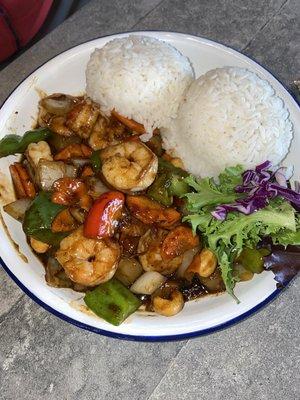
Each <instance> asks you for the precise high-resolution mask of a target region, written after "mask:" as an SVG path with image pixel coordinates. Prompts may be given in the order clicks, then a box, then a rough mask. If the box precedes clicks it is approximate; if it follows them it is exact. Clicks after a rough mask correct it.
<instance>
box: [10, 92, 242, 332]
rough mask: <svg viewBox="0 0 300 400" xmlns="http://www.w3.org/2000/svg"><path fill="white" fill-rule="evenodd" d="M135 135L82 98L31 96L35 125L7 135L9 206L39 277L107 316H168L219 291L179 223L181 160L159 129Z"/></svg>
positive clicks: (135, 128) (208, 259)
mask: <svg viewBox="0 0 300 400" xmlns="http://www.w3.org/2000/svg"><path fill="white" fill-rule="evenodd" d="M142 133H144V130H143V129H141V126H140V124H135V121H132V120H128V119H127V118H122V117H121V116H120V115H118V114H116V113H112V115H111V116H110V117H108V116H106V115H104V114H102V112H101V110H100V108H99V106H98V105H97V104H95V103H93V102H92V101H91V100H90V99H88V98H84V97H73V96H69V95H65V94H53V95H51V96H48V97H46V98H44V99H42V100H41V101H40V104H39V114H38V126H37V129H36V130H35V131H32V132H31V133H30V132H29V133H26V135H25V136H24V137H23V139H22V141H23V142H22V141H21V142H20V141H16V143H15V144H14V143H13V145H15V146H17V147H18V149H19V150H18V149H17V150H18V151H19V152H20V153H21V154H22V157H21V160H20V162H19V163H15V164H14V165H12V166H11V168H10V171H11V174H12V180H13V184H14V188H15V194H16V197H17V201H16V202H14V203H12V205H13V207H12V205H10V207H8V212H9V210H13V214H14V215H17V218H18V219H19V220H21V221H22V222H23V229H24V231H25V233H26V235H27V237H28V243H29V244H30V246H31V247H32V249H33V250H34V252H35V253H36V254H37V255H38V257H39V258H40V260H41V261H42V263H43V265H44V266H45V272H46V273H45V279H46V282H47V284H48V285H50V286H53V287H57V288H70V289H73V290H75V291H79V292H86V293H87V294H86V298H85V301H86V304H87V305H88V307H90V308H91V309H92V310H93V311H94V312H96V313H98V315H101V316H103V318H105V319H106V320H107V321H109V322H111V323H113V324H119V323H121V322H122V320H124V318H126V316H127V315H129V314H130V313H131V312H133V311H134V310H136V309H137V308H139V307H141V306H143V308H144V309H146V310H148V311H155V312H156V313H158V314H160V315H164V316H172V315H175V314H177V313H178V312H180V311H181V309H182V308H183V306H184V303H185V302H187V301H189V300H193V299H196V298H198V297H202V296H206V295H208V294H216V293H222V292H224V290H225V287H224V284H223V281H222V277H221V272H220V270H219V267H218V265H217V262H216V259H215V256H214V255H213V254H210V250H208V249H205V243H203V242H202V239H201V237H200V236H198V235H195V234H194V233H193V232H192V229H191V228H190V226H189V225H188V224H185V223H183V222H182V219H183V216H184V213H185V201H184V200H183V199H182V198H181V195H183V194H184V193H185V191H186V190H187V187H186V183H185V182H184V178H185V177H186V176H187V172H186V171H185V170H184V169H183V165H182V162H181V160H179V159H178V158H172V157H171V156H170V155H169V154H167V153H166V152H165V151H164V149H163V147H162V140H161V137H160V133H159V131H158V130H155V132H154V135H153V137H152V138H151V139H150V141H149V142H147V143H143V142H142V141H141V140H140V138H139V136H140V134H142ZM24 140H25V142H24ZM20 149H21V151H20ZM19 199H20V200H19ZM24 199H27V200H26V201H24ZM17 202H19V203H18V204H16V203H17ZM18 207H19V208H18ZM16 213H17V214H16ZM241 276H242V275H241ZM119 285H121V289H120V286H119ZM111 299H114V300H113V301H112V300H111Z"/></svg>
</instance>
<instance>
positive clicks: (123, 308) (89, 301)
mask: <svg viewBox="0 0 300 400" xmlns="http://www.w3.org/2000/svg"><path fill="white" fill-rule="evenodd" d="M83 300H84V302H85V304H86V305H87V306H88V308H90V309H91V310H92V311H93V312H94V313H95V314H96V315H98V316H99V317H101V318H103V319H105V321H107V322H109V323H110V324H112V325H120V324H121V323H122V322H123V321H124V320H125V319H126V318H127V317H128V316H129V315H130V314H132V313H134V312H135V311H136V310H137V309H138V308H139V307H140V305H141V301H140V300H139V299H138V298H137V297H136V296H135V295H134V294H133V293H132V292H131V291H130V290H129V289H127V287H125V286H124V285H123V284H122V283H121V282H120V281H118V280H117V279H115V278H113V279H111V280H110V281H108V282H105V283H102V284H100V285H99V286H97V287H96V288H95V289H94V290H91V291H89V292H87V293H86V295H85V296H84V299H83Z"/></svg>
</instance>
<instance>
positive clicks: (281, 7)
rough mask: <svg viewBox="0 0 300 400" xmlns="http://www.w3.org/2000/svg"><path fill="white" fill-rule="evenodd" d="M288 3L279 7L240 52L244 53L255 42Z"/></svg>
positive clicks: (287, 0) (286, 1) (286, 0)
mask: <svg viewBox="0 0 300 400" xmlns="http://www.w3.org/2000/svg"><path fill="white" fill-rule="evenodd" d="M288 2H289V0H285V2H284V3H283V4H282V5H281V6H280V7H279V9H278V10H277V11H275V13H274V14H273V15H271V17H270V18H269V19H268V20H267V21H266V22H265V23H264V24H263V25H262V26H261V27H260V28H259V30H258V31H257V32H256V33H255V34H254V35H253V37H252V38H251V39H250V40H249V42H248V43H247V44H246V45H245V46H244V47H243V48H242V49H241V51H245V50H246V49H247V48H248V47H249V46H250V45H251V44H252V42H253V41H254V40H255V38H256V37H257V36H258V35H259V34H260V33H261V32H262V31H263V30H264V29H265V28H266V27H267V26H268V25H269V23H270V22H271V21H273V19H274V18H275V17H276V15H278V14H279V13H280V11H281V10H282V9H283V8H284V7H285V5H286V4H287V3H288Z"/></svg>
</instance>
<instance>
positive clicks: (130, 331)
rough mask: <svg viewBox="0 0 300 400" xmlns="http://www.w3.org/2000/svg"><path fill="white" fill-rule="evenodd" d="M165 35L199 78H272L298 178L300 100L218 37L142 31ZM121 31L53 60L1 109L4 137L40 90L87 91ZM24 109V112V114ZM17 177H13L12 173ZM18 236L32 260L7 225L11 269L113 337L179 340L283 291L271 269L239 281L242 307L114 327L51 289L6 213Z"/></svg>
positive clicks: (73, 317) (57, 305) (0, 248)
mask: <svg viewBox="0 0 300 400" xmlns="http://www.w3.org/2000/svg"><path fill="white" fill-rule="evenodd" d="M134 34H144V35H147V36H153V37H156V38H158V39H162V40H164V41H166V42H168V43H170V44H172V45H173V46H175V47H176V48H178V49H179V50H180V51H181V52H182V53H183V54H184V55H186V56H188V57H189V58H190V60H191V62H192V64H193V66H194V69H195V72H196V76H197V77H198V76H199V75H201V74H203V73H205V72H206V71H208V70H210V69H212V68H216V67H222V66H226V65H231V66H238V67H244V68H248V69H249V70H251V71H254V72H256V73H257V74H258V75H259V76H260V77H262V78H264V79H266V80H268V81H269V82H270V83H271V85H272V86H273V88H274V89H275V90H276V92H277V94H278V95H279V96H280V97H281V98H282V99H283V100H284V102H285V104H286V106H287V108H288V109H289V111H290V118H291V120H292V122H293V124H294V132H295V137H294V140H293V144H292V148H291V152H290V154H289V155H288V157H287V159H286V160H285V164H293V165H294V166H295V178H296V179H299V176H300V161H299V155H298V156H297V151H296V149H299V148H300V144H299V141H300V131H299V127H300V113H299V109H298V106H297V104H296V103H295V101H294V100H293V99H292V97H291V96H290V95H289V93H288V92H287V91H286V90H285V89H284V88H283V86H282V85H281V84H280V83H279V82H278V81H277V80H276V79H275V78H274V77H273V76H272V75H271V74H270V73H269V72H267V71H266V70H265V69H264V68H262V67H261V66H260V65H258V64H257V63H255V62H254V61H252V60H251V59H249V58H247V57H246V56H244V55H242V54H240V53H238V52H236V51H234V50H232V49H230V48H227V47H225V46H222V45H220V44H217V43H215V42H212V41H209V40H206V39H202V38H198V37H195V36H189V35H185V34H179V33H170V32H135V33H134ZM127 35H128V34H127V33H126V34H118V35H114V36H108V37H104V38H100V39H96V40H93V41H90V42H87V43H84V44H82V45H79V46H77V47H74V48H72V49H70V50H68V51H66V52H64V53H62V54H60V55H58V56H57V57H55V58H53V59H52V60H50V61H49V62H47V63H46V64H44V65H43V66H42V67H40V68H39V69H38V70H36V71H35V72H34V73H33V74H31V75H30V76H29V77H28V78H27V79H25V80H24V81H23V83H22V84H21V85H20V86H18V87H17V89H16V90H15V91H14V92H13V93H12V94H11V95H10V97H9V98H8V99H7V101H6V102H5V103H4V105H3V107H2V109H1V110H0V138H2V137H3V136H4V135H6V134H8V133H16V134H19V135H22V134H23V133H24V132H25V130H28V129H29V128H31V127H32V125H33V124H34V122H35V118H36V113H37V104H38V101H39V91H41V90H42V91H43V92H46V93H49V94H50V93H53V92H65V93H69V94H74V95H77V94H80V93H83V92H84V89H85V67H86V64H87V61H88V59H89V56H90V54H91V52H92V51H93V49H94V48H95V47H102V46H103V45H104V44H105V43H106V42H108V41H109V40H111V39H112V38H115V37H122V36H127ZM16 111H17V112H18V113H17V114H16ZM298 151H299V150H298ZM12 160H13V157H9V158H8V159H1V160H0V171H1V172H2V173H3V172H4V173H6V174H8V165H9V163H11V161H12ZM7 176H9V175H7ZM3 217H4V219H5V223H6V224H7V226H8V229H9V231H10V233H11V236H12V237H13V239H14V240H15V241H16V243H18V244H19V246H20V250H21V252H22V253H24V254H25V255H26V257H27V258H28V261H29V262H28V263H25V262H24V261H23V260H22V259H21V258H20V257H19V256H18V255H17V254H16V251H15V249H14V247H13V246H12V244H11V242H10V241H9V240H8V238H7V235H6V233H5V231H4V229H3V228H2V225H1V226H0V255H1V257H2V260H3V264H5V265H4V266H5V269H6V270H7V271H8V272H9V273H10V275H11V276H12V277H13V279H14V280H15V281H17V283H18V284H19V285H20V286H21V287H22V288H23V290H25V291H26V292H27V293H28V294H29V295H30V296H31V297H32V298H34V299H35V300H36V301H38V302H39V303H40V304H41V305H43V306H44V307H45V308H47V309H48V310H49V311H51V312H52V313H54V314H56V315H57V316H60V317H62V318H63V319H65V320H67V321H69V322H71V323H75V324H77V325H79V326H81V327H83V328H86V329H91V330H93V331H96V332H99V333H103V334H107V335H110V336H117V337H127V338H132V339H137V340H143V339H144V340H145V339H146V340H147V339H148V340H162V339H176V338H183V337H189V336H195V335H200V334H203V333H208V332H212V331H214V330H216V329H218V328H220V327H224V326H228V325H230V324H231V323H233V322H236V321H238V320H240V319H242V318H243V317H245V316H247V315H249V314H251V313H252V312H254V311H255V310H257V309H258V308H259V307H260V306H261V305H262V304H265V303H267V302H268V301H269V300H270V299H272V298H273V297H274V296H275V295H276V294H277V293H278V291H276V284H275V281H274V280H273V274H272V273H267V272H264V273H262V274H260V275H257V276H256V277H255V279H253V280H251V281H250V282H245V283H241V284H239V285H237V287H236V294H237V296H238V297H239V299H240V300H241V303H240V304H238V305H237V304H236V303H235V302H234V301H233V300H232V299H231V297H230V296H229V295H227V294H225V295H221V296H217V297H209V298H205V299H201V300H197V301H193V302H190V303H188V304H186V306H185V308H184V310H183V312H181V313H180V314H178V315H177V316H175V317H172V318H165V317H161V316H146V315H139V314H135V315H133V316H131V317H130V318H129V319H128V320H127V321H126V322H125V323H124V324H122V325H121V326H119V327H114V326H112V325H109V324H108V323H106V322H105V321H103V320H101V319H100V318H96V317H94V316H91V315H87V314H86V313H84V312H81V311H79V310H78V309H76V308H75V307H74V306H73V305H72V304H73V302H72V301H73V300H75V299H78V298H80V297H81V295H80V294H78V293H75V292H72V291H71V290H69V289H55V288H51V287H48V286H47V285H46V282H45V279H44V269H43V266H42V265H41V263H40V262H39V261H38V260H37V258H36V257H35V256H34V255H33V254H32V252H31V251H30V248H29V246H28V245H27V243H26V240H25V235H24V233H23V231H22V228H21V224H19V223H17V222H15V221H14V220H13V219H12V218H10V217H9V216H8V215H5V213H3Z"/></svg>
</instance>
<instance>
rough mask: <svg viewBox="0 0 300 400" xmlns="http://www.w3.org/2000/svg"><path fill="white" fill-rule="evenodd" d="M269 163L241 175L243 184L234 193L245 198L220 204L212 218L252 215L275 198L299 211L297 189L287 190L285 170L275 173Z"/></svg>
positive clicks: (299, 197) (278, 170)
mask: <svg viewBox="0 0 300 400" xmlns="http://www.w3.org/2000/svg"><path fill="white" fill-rule="evenodd" d="M271 168H272V164H271V162H270V161H265V162H264V163H262V164H260V165H258V166H257V167H256V168H255V169H254V170H252V169H249V170H247V171H245V172H244V173H243V174H242V179H243V183H242V184H241V185H238V186H236V188H235V191H236V193H240V194H244V195H245V197H243V198H241V199H238V200H236V201H235V202H234V203H232V204H221V205H219V206H218V207H216V208H215V210H214V211H213V212H212V215H213V217H214V218H216V219H218V220H224V219H225V218H226V216H227V213H228V212H230V211H237V212H240V213H243V214H246V215H248V214H252V213H254V212H255V211H258V210H260V209H262V208H264V207H266V206H267V205H268V204H269V200H270V199H273V198H275V197H277V196H280V197H282V198H284V199H285V200H287V201H289V202H290V203H291V204H292V205H293V206H294V207H295V208H296V209H297V210H298V209H300V193H299V188H298V190H297V187H296V190H292V189H290V188H288V182H287V179H286V176H285V170H286V169H285V168H283V167H281V168H279V169H277V170H276V171H275V172H272V171H271Z"/></svg>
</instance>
